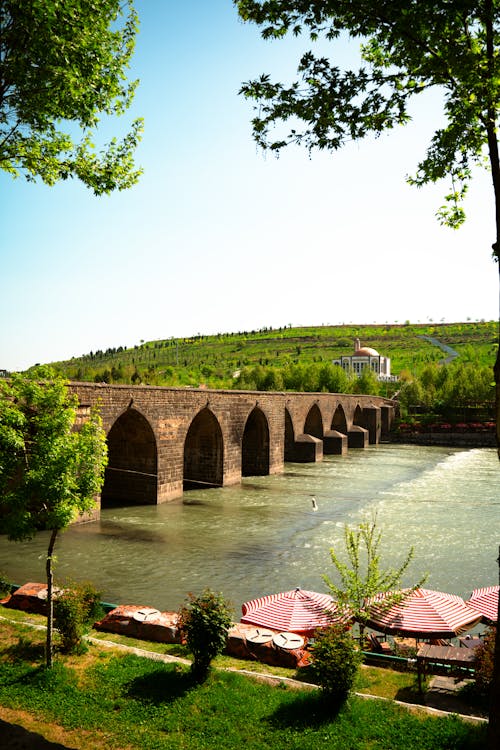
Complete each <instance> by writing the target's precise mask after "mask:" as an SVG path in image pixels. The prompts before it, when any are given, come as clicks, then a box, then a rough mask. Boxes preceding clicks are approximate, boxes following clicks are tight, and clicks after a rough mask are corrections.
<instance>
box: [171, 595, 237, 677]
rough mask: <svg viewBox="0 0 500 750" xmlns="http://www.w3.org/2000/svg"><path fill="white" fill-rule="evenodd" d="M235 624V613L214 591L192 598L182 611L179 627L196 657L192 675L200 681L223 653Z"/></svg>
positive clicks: (194, 657) (190, 597)
mask: <svg viewBox="0 0 500 750" xmlns="http://www.w3.org/2000/svg"><path fill="white" fill-rule="evenodd" d="M231 623H232V612H231V607H230V605H229V603H228V602H226V601H225V599H224V598H223V596H222V594H216V593H214V592H213V591H210V589H205V591H204V592H203V593H202V594H201V595H200V596H198V597H195V596H193V594H190V595H189V600H188V602H187V603H186V604H185V605H184V606H183V607H182V609H181V610H180V612H179V628H180V630H181V633H182V635H183V637H184V638H185V639H186V643H187V647H188V649H189V651H190V652H191V653H192V654H193V663H192V665H191V672H192V674H193V676H194V678H195V680H196V681H197V682H203V681H204V680H205V679H206V678H207V676H208V672H209V669H210V664H211V662H212V659H214V658H215V657H216V656H217V654H220V653H222V651H223V650H224V647H225V645H226V641H227V634H228V631H229V628H230V627H231Z"/></svg>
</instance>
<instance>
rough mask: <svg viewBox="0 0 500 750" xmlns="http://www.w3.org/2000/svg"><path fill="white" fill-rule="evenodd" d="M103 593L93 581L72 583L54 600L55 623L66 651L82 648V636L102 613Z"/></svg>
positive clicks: (63, 648)
mask: <svg viewBox="0 0 500 750" xmlns="http://www.w3.org/2000/svg"><path fill="white" fill-rule="evenodd" d="M100 599H101V593H100V592H99V591H96V589H95V588H94V586H93V585H92V584H91V583H88V582H86V583H81V584H72V585H71V586H68V587H67V588H64V589H63V590H62V591H61V592H60V593H59V594H58V596H57V598H56V599H55V600H54V625H55V627H56V628H57V630H58V631H59V634H60V636H61V648H62V650H63V651H64V652H65V653H70V652H72V651H78V650H80V649H81V648H82V637H83V635H84V633H85V632H86V630H87V629H88V628H89V626H91V625H92V623H93V622H94V620H97V619H99V618H100V616H101V615H102V607H101V604H100Z"/></svg>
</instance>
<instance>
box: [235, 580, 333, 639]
mask: <svg viewBox="0 0 500 750" xmlns="http://www.w3.org/2000/svg"><path fill="white" fill-rule="evenodd" d="M241 610H242V614H243V616H242V618H241V622H246V623H249V624H251V625H259V626H261V627H266V628H271V629H272V630H282V631H286V632H289V633H300V634H301V635H308V636H312V635H313V633H314V631H315V630H316V629H317V628H321V627H327V626H328V625H332V624H333V623H335V622H343V623H347V622H348V618H347V617H346V616H345V615H344V614H343V613H342V614H341V613H340V612H339V611H338V609H337V604H336V602H335V600H334V599H332V597H331V596H329V595H328V594H319V593H317V592H315V591H303V590H302V589H300V588H297V589H294V590H293V591H284V592H282V593H280V594H270V595H268V596H263V597H261V598H260V599H252V600H251V601H249V602H245V603H244V604H243V605H242V607H241Z"/></svg>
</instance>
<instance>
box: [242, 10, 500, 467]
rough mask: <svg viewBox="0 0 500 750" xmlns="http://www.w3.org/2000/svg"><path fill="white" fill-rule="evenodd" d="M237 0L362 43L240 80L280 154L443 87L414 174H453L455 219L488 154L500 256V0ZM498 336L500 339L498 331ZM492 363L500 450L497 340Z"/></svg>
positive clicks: (392, 118)
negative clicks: (435, 121)
mask: <svg viewBox="0 0 500 750" xmlns="http://www.w3.org/2000/svg"><path fill="white" fill-rule="evenodd" d="M233 1H234V3H235V5H236V6H237V8H238V12H239V15H240V16H241V18H242V19H243V20H244V21H253V22H255V23H256V24H258V25H259V26H261V27H262V36H263V37H264V38H266V39H279V38H280V37H283V36H285V35H286V34H287V33H289V32H291V33H293V34H295V35H298V34H300V33H302V32H303V31H306V32H308V34H309V36H310V38H311V39H312V40H316V39H318V38H325V39H326V40H327V41H332V42H333V41H334V40H335V39H337V38H338V37H339V36H340V35H341V34H348V35H349V36H350V37H351V38H353V39H359V40H361V42H362V46H361V55H362V60H363V63H364V64H363V66H362V67H360V69H359V70H344V71H343V70H341V69H340V68H339V67H337V66H335V65H334V64H332V63H331V62H330V60H328V59H327V58H326V57H317V56H315V55H314V54H313V53H312V52H306V53H305V54H304V55H303V56H302V58H301V60H300V62H299V65H298V74H299V76H300V80H298V81H295V82H293V83H291V84H290V85H289V86H286V85H283V84H282V83H273V82H272V81H271V80H270V77H269V75H262V76H261V77H260V78H259V79H257V80H253V81H249V82H247V83H245V84H243V86H242V88H241V93H243V94H244V96H246V97H248V98H250V99H253V100H254V101H255V102H256V107H255V108H256V115H255V117H254V119H253V134H254V138H255V140H256V142H257V143H258V144H259V145H260V146H261V147H262V148H263V149H270V150H271V151H274V152H279V151H280V149H282V148H283V147H285V146H287V145H289V144H299V145H304V146H306V148H308V149H309V150H310V151H311V150H312V149H315V148H318V149H328V150H336V149H339V148H341V147H342V146H343V145H344V144H345V143H346V142H347V141H351V140H357V139H361V138H364V137H365V136H367V135H368V134H375V135H379V134H380V133H382V132H384V131H386V130H390V129H392V128H394V127H395V126H396V125H404V124H405V123H407V122H408V121H409V120H410V115H409V105H410V102H411V101H412V100H413V99H414V97H415V96H417V95H418V94H420V93H422V92H423V91H426V90H428V89H430V88H433V87H437V88H438V89H439V90H440V91H441V92H442V95H443V100H444V114H445V117H446V124H445V125H444V126H443V127H440V128H439V129H437V130H436V132H435V133H434V136H433V138H432V139H431V142H430V145H429V148H428V150H427V153H426V154H425V156H424V158H423V159H422V160H421V161H420V162H419V164H418V165H417V170H416V173H415V175H414V176H413V177H411V178H409V181H410V183H411V184H413V185H416V186H422V185H426V184H428V183H434V182H437V181H439V180H442V179H447V180H449V182H450V188H449V191H448V193H447V194H446V196H445V203H444V205H443V206H442V207H441V208H440V209H439V210H438V217H439V219H440V221H441V222H442V223H445V224H447V225H449V226H451V227H453V228H456V227H458V226H460V224H461V223H462V222H463V221H464V219H465V213H464V210H463V207H462V202H463V198H464V197H465V194H466V192H467V187H468V184H469V181H470V179H471V177H472V170H473V167H474V166H475V165H478V164H479V165H482V164H486V163H487V164H488V165H489V168H490V170H491V175H492V181H493V196H494V206H495V217H496V237H495V242H494V243H493V257H494V259H495V261H496V262H497V263H498V262H499V261H500V157H499V145H498V135H497V112H498V109H499V105H500V76H499V75H498V52H497V48H498V42H499V33H500V6H499V5H498V3H496V2H494V0H484V2H481V3H478V2H472V1H471V0H459V1H458V2H449V1H446V2H445V1H444V0H443V1H442V2H429V1H428V0H418V1H417V0H405V1H404V2H392V1H391V2H389V1H388V0H380V2H367V1H366V0H354V1H353V0H336V1H335V2H324V0H260V1H259V0H233ZM289 123H290V124H289ZM274 126H278V136H277V137H276V138H275V139H274V138H273V137H272V135H271V129H272V128H273V127H274ZM283 131H284V134H283ZM287 131H288V132H287ZM498 269H499V270H500V263H499V265H498ZM497 335H498V337H499V344H500V330H499V331H498V333H497ZM494 371H495V382H496V414H497V445H498V454H499V458H500V346H499V348H498V350H497V357H496V362H495V366H494Z"/></svg>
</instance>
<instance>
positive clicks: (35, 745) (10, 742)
mask: <svg viewBox="0 0 500 750" xmlns="http://www.w3.org/2000/svg"><path fill="white" fill-rule="evenodd" d="M0 747H1V748H2V750H70V749H69V748H68V747H67V746H66V745H61V744H60V743H59V742H49V740H46V739H45V737H42V735H41V734H38V733H37V732H30V731H29V730H28V729H24V727H21V726H19V725H18V724H9V723H8V722H7V721H2V720H1V719H0Z"/></svg>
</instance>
